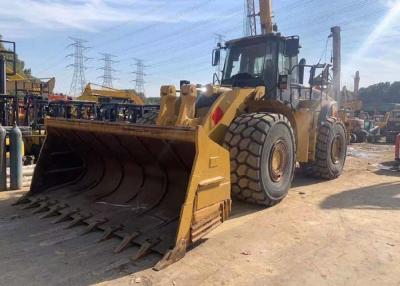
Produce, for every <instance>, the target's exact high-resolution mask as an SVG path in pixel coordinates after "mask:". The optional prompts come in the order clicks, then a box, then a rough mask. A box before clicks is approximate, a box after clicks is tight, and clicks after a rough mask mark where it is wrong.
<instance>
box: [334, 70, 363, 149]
mask: <svg viewBox="0 0 400 286" xmlns="http://www.w3.org/2000/svg"><path fill="white" fill-rule="evenodd" d="M359 87H360V72H359V71H357V72H356V74H355V76H354V91H353V92H349V91H348V90H347V88H346V87H343V90H342V92H341V97H342V98H341V101H340V103H341V105H340V111H339V114H340V118H341V119H342V121H343V122H344V124H345V125H346V130H347V132H348V135H349V141H350V143H362V142H365V140H367V137H368V131H367V130H365V120H366V119H368V114H365V113H363V112H362V108H363V104H362V101H361V99H360V95H359ZM364 115H366V116H364Z"/></svg>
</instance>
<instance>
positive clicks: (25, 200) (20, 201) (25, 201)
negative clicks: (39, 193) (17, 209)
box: [12, 196, 31, 206]
mask: <svg viewBox="0 0 400 286" xmlns="http://www.w3.org/2000/svg"><path fill="white" fill-rule="evenodd" d="M30 202H31V199H29V198H28V196H22V197H20V198H19V199H18V200H17V201H16V202H15V203H13V204H12V206H18V205H24V204H29V203H30Z"/></svg>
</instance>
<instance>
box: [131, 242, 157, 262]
mask: <svg viewBox="0 0 400 286" xmlns="http://www.w3.org/2000/svg"><path fill="white" fill-rule="evenodd" d="M160 242H161V240H160V239H146V241H145V242H144V243H143V244H142V246H141V247H140V248H139V250H138V251H137V252H136V253H135V255H134V256H132V257H131V260H132V261H137V260H139V259H140V258H142V257H143V256H145V255H146V254H147V253H148V252H149V251H150V249H151V248H152V247H153V246H155V245H156V244H158V243H160Z"/></svg>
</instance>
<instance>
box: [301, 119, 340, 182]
mask: <svg viewBox="0 0 400 286" xmlns="http://www.w3.org/2000/svg"><path fill="white" fill-rule="evenodd" d="M346 153H347V138H346V129H345V127H344V125H343V123H341V122H340V121H337V120H336V119H334V118H327V119H326V121H325V122H323V123H322V124H321V126H320V127H319V130H318V135H317V146H316V154H315V156H316V158H315V159H316V160H315V161H314V162H310V163H307V164H301V165H302V169H303V172H304V174H305V175H306V176H310V177H314V178H322V179H326V180H332V179H335V178H337V177H339V176H340V175H341V174H342V172H343V167H344V163H345V161H346Z"/></svg>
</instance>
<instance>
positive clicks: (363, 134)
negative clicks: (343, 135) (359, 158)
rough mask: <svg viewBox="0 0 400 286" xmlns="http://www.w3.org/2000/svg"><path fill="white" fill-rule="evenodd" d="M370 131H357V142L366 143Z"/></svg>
mask: <svg viewBox="0 0 400 286" xmlns="http://www.w3.org/2000/svg"><path fill="white" fill-rule="evenodd" d="M367 136H368V132H367V131H365V130H361V131H360V132H358V133H357V141H356V142H357V143H364V142H365V141H366V140H367Z"/></svg>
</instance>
